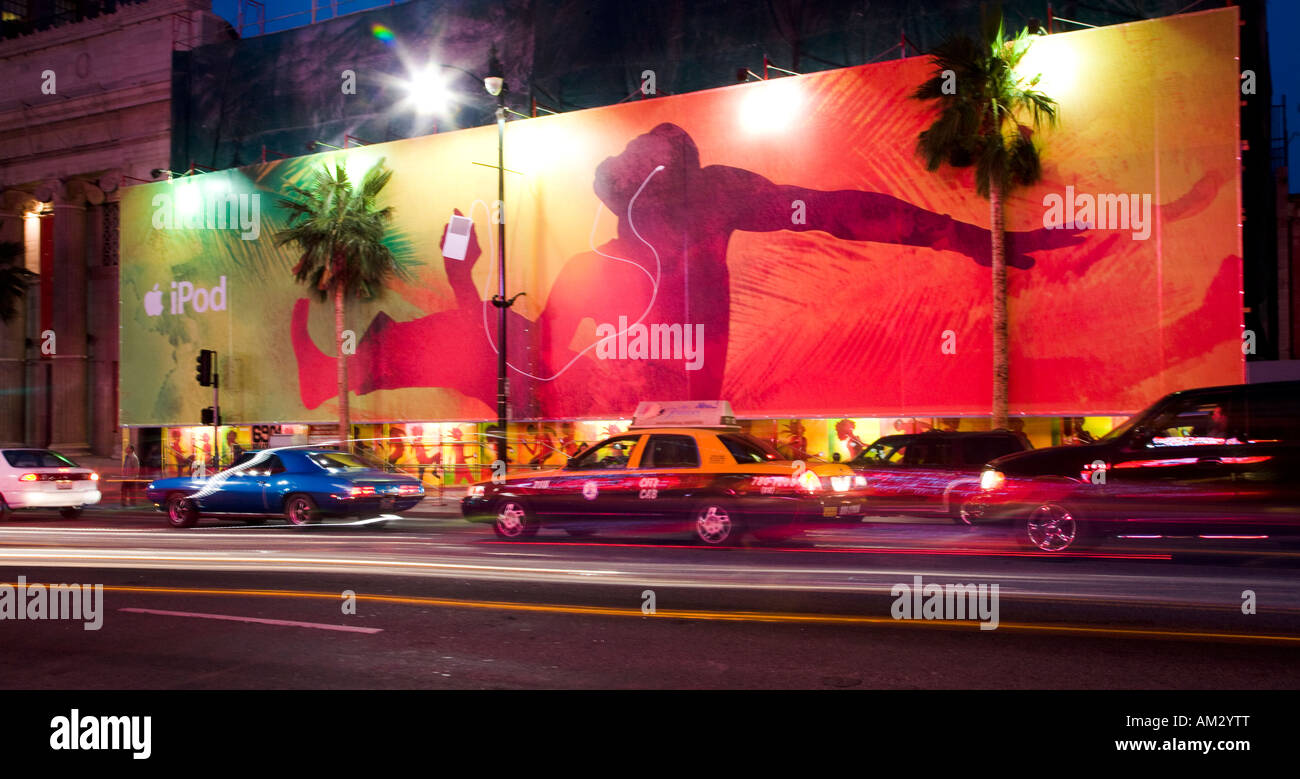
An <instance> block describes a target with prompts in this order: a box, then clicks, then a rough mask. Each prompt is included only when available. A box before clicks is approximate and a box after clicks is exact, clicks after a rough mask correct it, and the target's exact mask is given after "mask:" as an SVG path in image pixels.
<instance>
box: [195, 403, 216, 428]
mask: <svg viewBox="0 0 1300 779" xmlns="http://www.w3.org/2000/svg"><path fill="white" fill-rule="evenodd" d="M199 421H200V422H202V423H203V424H204V425H208V426H210V425H214V424H216V425H220V424H221V420H220V419H218V420H217V421H216V422H213V421H212V406H207V407H206V408H204V409H203V411H201V412H199Z"/></svg>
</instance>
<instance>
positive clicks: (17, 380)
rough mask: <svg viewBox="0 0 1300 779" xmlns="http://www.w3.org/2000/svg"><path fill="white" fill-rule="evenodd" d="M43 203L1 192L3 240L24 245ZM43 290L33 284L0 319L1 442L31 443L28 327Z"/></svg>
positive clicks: (0, 236) (21, 193) (14, 191)
mask: <svg viewBox="0 0 1300 779" xmlns="http://www.w3.org/2000/svg"><path fill="white" fill-rule="evenodd" d="M39 206H40V203H39V202H38V201H37V200H36V198H34V197H32V194H31V193H30V192H26V191H24V190H20V189H7V190H5V191H4V192H2V193H0V241H3V242H12V243H17V244H23V243H24V236H25V230H26V219H27V214H28V213H31V212H33V211H35V210H36V209H37V208H38V207H39ZM19 264H20V265H21V264H22V261H21V260H20V261H19ZM39 291H40V290H39V287H38V286H36V285H35V284H33V285H32V286H31V287H29V288H28V290H27V294H26V295H24V296H23V299H22V300H20V301H18V304H17V306H16V310H15V312H14V316H13V318H12V319H10V320H9V321H8V322H4V321H0V445H10V446H12V445H18V446H21V445H23V444H25V443H26V442H27V437H26V431H25V428H26V422H27V419H28V405H29V403H28V398H27V395H28V386H27V375H26V374H27V369H28V366H27V365H26V364H25V358H26V355H27V349H26V344H27V326H28V319H29V317H30V316H32V314H33V312H34V311H35V308H34V306H33V299H32V298H33V297H34V296H35V295H38V294H39Z"/></svg>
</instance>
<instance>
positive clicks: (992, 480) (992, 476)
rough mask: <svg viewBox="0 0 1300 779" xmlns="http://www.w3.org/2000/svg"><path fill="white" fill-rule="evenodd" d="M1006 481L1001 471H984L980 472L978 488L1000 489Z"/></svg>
mask: <svg viewBox="0 0 1300 779" xmlns="http://www.w3.org/2000/svg"><path fill="white" fill-rule="evenodd" d="M1006 483H1007V477H1006V476H1005V475H1003V473H1002V472H1001V471H992V470H989V471H984V472H983V473H981V474H980V489H982V490H1000V489H1002V487H1003V486H1004V485H1005V484H1006Z"/></svg>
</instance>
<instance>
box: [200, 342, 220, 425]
mask: <svg viewBox="0 0 1300 779" xmlns="http://www.w3.org/2000/svg"><path fill="white" fill-rule="evenodd" d="M216 357H217V353H216V352H215V351H213V350H211V349H200V350H199V356H198V358H197V359H196V360H195V361H194V378H195V379H196V380H197V381H198V382H199V386H200V387H211V386H212V364H213V363H214V362H216ZM208 410H209V411H211V409H208Z"/></svg>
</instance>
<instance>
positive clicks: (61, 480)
mask: <svg viewBox="0 0 1300 779" xmlns="http://www.w3.org/2000/svg"><path fill="white" fill-rule="evenodd" d="M100 497H101V496H100V493H99V474H98V473H95V472H94V471H93V470H91V469H90V468H81V467H78V466H77V464H76V463H74V462H73V461H71V460H69V459H68V458H66V457H64V456H63V455H61V454H59V453H58V452H51V451H50V450H49V449H0V518H3V517H4V515H5V514H7V513H8V512H9V511H10V510H12V509H38V508H57V509H59V513H60V514H62V515H63V516H65V517H68V518H69V519H72V518H74V517H78V516H80V515H81V509H82V507H83V506H89V505H91V504H94V503H98V502H99V499H100Z"/></svg>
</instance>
